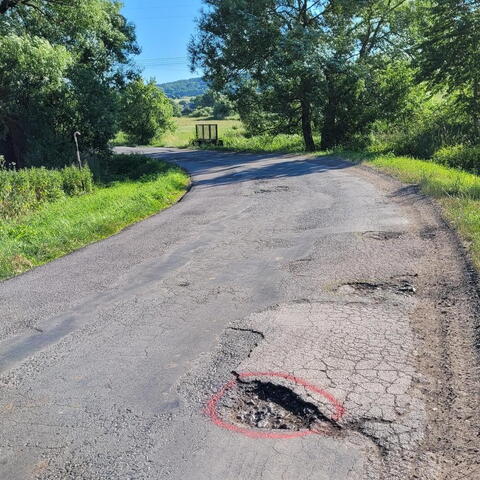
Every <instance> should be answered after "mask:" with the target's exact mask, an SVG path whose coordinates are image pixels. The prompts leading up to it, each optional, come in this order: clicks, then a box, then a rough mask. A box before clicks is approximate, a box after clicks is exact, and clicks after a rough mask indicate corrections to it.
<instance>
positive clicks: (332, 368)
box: [207, 291, 426, 478]
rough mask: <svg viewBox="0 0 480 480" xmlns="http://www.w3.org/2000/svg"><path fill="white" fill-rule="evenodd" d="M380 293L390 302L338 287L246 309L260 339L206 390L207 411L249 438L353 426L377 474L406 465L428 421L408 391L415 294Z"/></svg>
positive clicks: (412, 373)
mask: <svg viewBox="0 0 480 480" xmlns="http://www.w3.org/2000/svg"><path fill="white" fill-rule="evenodd" d="M388 295H390V296H391V300H390V302H387V301H385V298H384V299H383V301H382V302H381V303H379V302H378V301H377V300H376V298H375V297H372V298H371V299H370V298H368V297H367V298H365V296H364V295H363V298H359V297H353V298H348V297H346V296H342V297H341V298H339V299H338V300H337V301H335V302H333V301H331V302H325V303H295V304H291V305H284V306H277V307H275V308H271V309H269V310H268V311H266V312H263V313H260V314H255V315H252V316H251V317H250V318H249V319H248V322H247V324H246V326H245V325H244V328H251V329H252V330H253V329H254V330H257V331H260V332H261V333H262V334H263V337H264V339H263V340H262V341H261V342H260V343H259V344H258V346H257V347H256V348H255V349H254V350H253V351H252V352H251V354H250V355H249V357H248V358H247V359H245V360H244V361H243V362H242V363H241V364H240V365H239V366H238V369H237V370H236V371H235V374H236V375H237V378H236V379H234V380H232V381H231V382H230V383H228V384H227V385H226V386H224V387H223V388H222V389H221V390H220V391H219V392H217V393H216V394H215V395H214V396H213V397H212V398H211V399H210V401H209V403H208V405H207V413H208V415H209V416H210V418H211V419H212V420H213V421H214V423H215V424H216V425H217V426H219V427H221V428H227V429H229V430H231V431H232V432H236V433H239V434H243V435H247V436H250V437H252V438H276V439H290V438H295V437H299V436H305V435H311V434H312V435H313V434H317V435H324V436H340V435H342V436H343V437H344V438H347V440H348V436H349V435H350V436H353V435H356V436H357V437H360V438H361V439H363V442H364V444H365V447H366V448H370V449H372V446H374V447H375V449H376V451H377V462H378V464H379V465H377V468H378V469H379V470H380V468H381V469H382V470H383V471H384V472H385V469H386V468H390V467H391V468H392V469H393V470H392V471H390V472H389V474H390V475H392V476H391V477H385V478H396V477H394V476H393V475H395V474H396V473H397V474H398V473H399V472H401V471H403V472H407V471H409V468H410V463H411V462H412V461H413V459H414V458H415V457H416V452H417V450H418V447H419V445H420V443H421V442H422V440H423V439H424V429H425V424H426V422H425V420H426V412H425V407H424V405H423V403H422V402H420V401H418V400H417V399H416V396H415V395H414V394H412V391H413V390H415V385H418V384H419V383H420V381H421V379H420V378H419V376H418V374H417V373H416V369H415V365H414V358H413V356H414V352H413V349H414V346H413V334H412V331H411V329H410V326H409V313H410V312H411V311H413V309H414V308H415V299H414V298H410V297H407V298H405V299H403V300H404V301H402V302H401V303H398V302H396V298H395V297H396V294H395V293H391V292H390V291H389V292H388ZM245 372H247V373H245ZM252 372H253V373H252ZM255 372H267V373H255ZM268 372H270V373H268ZM271 372H288V373H271ZM283 430H285V431H286V432H284V431H283ZM357 441H358V438H357ZM402 457H403V458H404V459H403V460H402V459H401V458H402ZM380 464H381V465H382V466H381V467H380ZM413 468H417V466H416V465H415V466H414V467H413ZM406 478H407V477H406Z"/></svg>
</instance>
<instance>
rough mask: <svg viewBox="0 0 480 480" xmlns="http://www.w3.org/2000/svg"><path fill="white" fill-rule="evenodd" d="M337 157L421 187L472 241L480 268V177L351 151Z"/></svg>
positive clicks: (421, 162)
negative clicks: (364, 164)
mask: <svg viewBox="0 0 480 480" xmlns="http://www.w3.org/2000/svg"><path fill="white" fill-rule="evenodd" d="M338 154H339V155H340V156H343V157H345V158H347V159H349V160H352V161H355V162H362V163H366V164H367V165H370V166H372V167H373V168H376V169H378V170H381V171H384V172H387V173H389V174H391V175H393V176H395V177H396V178H398V179H400V180H401V181H403V182H406V183H413V184H418V185H419V186H420V188H421V190H422V192H423V193H425V194H427V195H430V196H432V197H434V198H436V199H437V200H438V201H439V202H440V204H441V205H442V206H443V208H444V211H445V214H446V216H447V218H448V219H449V220H450V221H451V222H452V224H453V225H455V227H456V228H457V229H458V230H459V231H460V233H461V234H462V236H463V237H464V238H465V239H466V240H467V241H468V242H469V244H470V251H471V254H472V258H473V261H474V263H475V265H476V266H477V267H478V268H479V269H480V176H478V175H475V174H472V173H467V172H464V171H462V170H458V169H456V168H451V167H445V166H443V165H439V164H437V163H434V162H431V161H426V160H417V159H415V158H410V157H397V156H394V155H384V154H373V153H371V154H365V153H354V152H348V151H347V152H346V151H339V152H338Z"/></svg>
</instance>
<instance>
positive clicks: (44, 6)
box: [0, 0, 138, 166]
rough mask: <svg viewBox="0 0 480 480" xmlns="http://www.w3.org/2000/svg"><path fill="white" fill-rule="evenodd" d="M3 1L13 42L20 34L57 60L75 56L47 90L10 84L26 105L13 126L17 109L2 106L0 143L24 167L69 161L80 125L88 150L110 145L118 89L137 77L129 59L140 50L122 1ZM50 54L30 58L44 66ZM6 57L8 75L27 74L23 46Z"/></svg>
mask: <svg viewBox="0 0 480 480" xmlns="http://www.w3.org/2000/svg"><path fill="white" fill-rule="evenodd" d="M1 5H2V8H3V11H4V13H3V15H0V39H1V40H2V41H4V42H7V44H10V43H11V42H12V41H13V40H12V39H14V38H17V37H18V38H21V42H22V45H34V44H36V43H35V42H38V39H41V40H42V41H44V43H43V44H42V45H47V44H48V45H50V46H51V48H52V49H54V51H55V52H57V53H58V54H61V55H60V56H59V60H61V59H62V58H63V56H65V55H68V57H69V59H70V60H69V62H68V65H67V66H66V68H65V69H64V70H62V72H61V76H60V78H61V81H60V82H52V83H51V88H50V89H49V90H48V91H47V90H38V89H37V88H36V87H35V86H34V85H33V84H28V83H25V84H22V85H21V84H20V83H17V84H15V82H13V83H10V87H9V100H8V103H9V105H10V106H11V105H17V107H20V106H22V105H24V107H22V108H17V113H16V114H15V115H16V116H15V126H14V127H12V122H11V120H9V119H10V118H11V117H12V111H9V112H7V111H6V109H5V107H3V108H2V109H0V125H2V126H3V128H2V131H0V148H1V149H2V150H4V151H5V152H6V156H7V159H10V160H12V155H13V154H12V152H16V154H15V155H16V156H15V157H14V158H13V161H14V162H15V163H17V164H19V165H21V166H23V165H31V164H42V165H50V166H53V165H57V166H61V165H64V164H68V163H71V161H72V159H73V158H74V145H73V139H72V135H73V133H74V132H75V131H77V130H79V131H81V133H82V137H81V138H82V140H81V142H82V149H83V150H84V151H87V152H92V153H95V152H99V151H105V150H107V148H108V141H109V139H111V138H112V137H113V136H114V134H115V132H116V130H117V112H118V92H119V89H120V88H122V87H123V86H124V85H125V84H126V83H128V82H129V81H131V79H133V78H135V77H136V72H135V70H134V69H133V68H131V67H130V56H131V55H132V54H135V53H138V47H137V45H136V43H135V33H134V29H133V26H132V25H130V24H129V23H128V22H127V21H126V20H125V18H124V17H123V16H122V15H121V14H120V8H121V5H120V4H119V3H117V2H114V1H112V0H73V1H71V2H70V1H69V2H66V1H64V0H28V1H23V0H21V1H11V0H10V1H5V0H4V1H3V2H2V4H1ZM63 52H65V55H64V54H63ZM47 53H48V49H46V47H43V48H42V49H38V48H37V50H32V51H31V52H30V54H29V55H30V57H29V60H28V61H29V62H30V61H31V65H32V66H35V65H37V64H40V65H42V64H43V63H44V61H46V60H44V59H43V57H44V56H45V55H47ZM33 54H35V58H33ZM8 55H9V56H8V57H7V52H6V51H4V50H3V49H1V51H0V62H2V60H1V59H2V58H4V60H3V62H4V63H3V65H2V69H1V71H2V75H3V72H4V71H6V70H11V71H12V72H15V71H19V72H21V71H22V67H21V66H22V63H23V62H24V57H23V56H22V55H23V54H22V50H18V54H17V55H15V54H14V53H13V54H10V53H9V54H8ZM47 58H48V56H47ZM0 83H1V80H0ZM26 99H35V101H30V100H28V101H27V100H26ZM2 100H3V99H2ZM2 100H0V103H2ZM3 103H4V104H5V103H6V100H3ZM10 108H11V107H10ZM2 138H3V140H2ZM2 144H3V145H2Z"/></svg>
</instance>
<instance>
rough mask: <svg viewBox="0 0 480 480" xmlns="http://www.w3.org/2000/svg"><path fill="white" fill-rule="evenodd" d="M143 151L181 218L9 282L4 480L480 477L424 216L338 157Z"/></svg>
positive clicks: (451, 281)
mask: <svg viewBox="0 0 480 480" xmlns="http://www.w3.org/2000/svg"><path fill="white" fill-rule="evenodd" d="M132 150H133V149H127V148H125V149H122V151H126V152H129V151H132ZM135 151H143V152H144V153H147V154H150V155H154V156H158V157H161V158H164V159H166V160H168V161H172V162H176V163H178V164H179V165H181V166H183V167H184V168H186V169H187V170H188V171H189V172H190V173H191V175H192V178H193V182H194V185H193V188H192V190H191V191H190V193H189V194H188V195H187V196H186V197H185V198H184V200H183V201H182V202H180V203H179V204H177V205H175V206H173V207H172V208H170V209H169V210H167V211H165V212H162V213H160V214H159V215H156V216H153V217H151V218H149V219H147V220H145V221H143V222H141V223H139V224H137V225H134V226H132V227H130V228H128V229H126V230H125V231H123V232H121V233H120V234H118V235H116V236H113V237H111V238H109V239H107V240H104V241H102V242H99V243H97V244H94V245H91V246H88V247H86V248H84V249H82V250H79V251H77V252H75V253H73V254H72V255H69V256H67V257H64V258H62V259H59V260H57V261H55V262H52V263H50V264H48V265H46V266H43V267H41V268H37V269H35V270H33V271H31V272H29V273H27V274H25V275H22V276H20V277H18V278H15V279H12V280H9V281H6V282H3V283H0V318H1V319H2V320H1V322H0V478H1V479H5V480H17V479H19V480H20V479H22V480H23V479H44V480H47V479H62V480H63V479H76V480H77V479H81V480H101V479H105V480H107V479H108V480H116V479H119V480H120V479H121V480H126V479H149V480H150V479H151V480H157V479H169V480H177V479H178V480H180V479H185V480H190V479H191V480H212V479H219V480H220V479H222V480H252V479H263V480H279V479H287V480H290V479H293V480H302V479H305V480H306V479H313V478H314V479H316V480H337V479H338V480H353V479H361V480H363V479H365V480H371V479H393V480H397V479H398V480H400V479H402V480H405V479H410V478H412V479H413V478H417V479H435V480H437V479H443V478H448V479H450V480H455V479H460V478H465V479H474V478H480V469H479V468H480V466H479V459H478V450H479V448H480V445H479V440H478V436H477V432H478V431H479V419H480V415H479V413H480V412H479V405H480V402H479V399H480V397H479V387H478V380H477V379H478V356H477V352H476V350H475V332H474V330H475V327H476V318H478V317H477V316H476V310H475V309H476V301H475V298H476V293H475V291H474V286H473V285H472V282H471V278H470V276H469V267H468V263H467V262H466V260H465V258H464V254H463V250H462V248H461V246H460V244H459V242H458V240H457V239H456V236H455V234H454V233H452V232H451V231H450V230H449V228H448V227H447V225H446V224H445V223H444V222H443V220H442V219H441V218H440V217H439V215H438V213H437V211H436V208H435V205H433V204H432V203H431V202H430V201H429V200H428V199H426V198H424V197H422V196H421V195H419V194H418V193H417V192H416V190H415V189H414V188H412V187H406V186H404V185H401V184H400V183H398V182H396V181H393V180H391V179H388V178H386V177H383V176H381V175H379V174H375V173H372V172H371V171H369V170H368V169H364V168H362V167H356V166H353V165H352V164H350V163H347V162H344V161H342V160H340V159H337V158H333V157H323V158H313V157H304V156H295V155H273V154H271V155H266V154H265V155H254V154H235V153H228V152H203V151H186V150H183V151H182V150H175V149H154V148H151V149H143V150H142V149H137V150H135ZM279 405H280V407H279ZM312 412H313V413H312ZM309 415H310V416H311V415H314V416H315V422H314V423H308V422H311V420H309V419H310V416H309ZM272 418H273V419H274V420H275V422H277V425H276V427H275V428H274V426H273V424H269V423H268V419H270V420H271V419H272ZM311 418H313V417H311ZM265 419H267V420H265ZM272 421H273V420H272ZM262 422H266V423H262ZM302 422H307V423H302Z"/></svg>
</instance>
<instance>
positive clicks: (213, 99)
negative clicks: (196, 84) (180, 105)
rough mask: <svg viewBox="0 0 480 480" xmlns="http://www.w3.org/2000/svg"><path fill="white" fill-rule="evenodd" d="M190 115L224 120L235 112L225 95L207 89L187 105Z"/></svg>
mask: <svg viewBox="0 0 480 480" xmlns="http://www.w3.org/2000/svg"><path fill="white" fill-rule="evenodd" d="M188 109H189V110H192V111H190V112H188V110H187V113H189V114H190V115H191V116H192V117H196V118H198V117H212V118H213V119H215V120H224V119H225V118H227V117H229V116H231V115H233V114H234V113H235V107H234V105H233V102H231V101H230V100H229V99H228V97H227V96H226V95H223V94H221V93H219V92H215V91H213V90H207V91H206V92H205V93H204V94H203V95H200V96H198V97H196V98H194V99H193V100H192V102H191V103H190V104H189V106H188Z"/></svg>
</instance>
